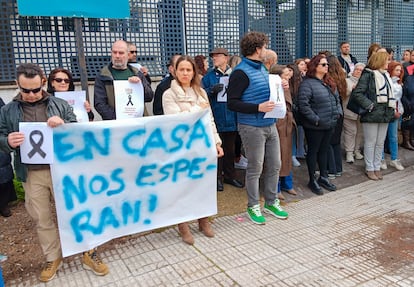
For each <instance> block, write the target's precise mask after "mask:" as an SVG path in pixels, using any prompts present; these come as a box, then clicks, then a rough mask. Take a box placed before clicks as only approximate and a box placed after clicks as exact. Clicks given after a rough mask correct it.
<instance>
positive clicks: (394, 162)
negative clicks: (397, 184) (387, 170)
mask: <svg viewBox="0 0 414 287" xmlns="http://www.w3.org/2000/svg"><path fill="white" fill-rule="evenodd" d="M390 166H392V167H395V169H397V170H404V167H403V166H402V164H401V162H400V160H399V159H396V160H392V161H390Z"/></svg>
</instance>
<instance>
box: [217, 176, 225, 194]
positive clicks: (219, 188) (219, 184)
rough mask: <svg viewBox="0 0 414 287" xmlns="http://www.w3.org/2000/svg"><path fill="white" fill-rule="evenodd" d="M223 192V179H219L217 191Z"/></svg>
mask: <svg viewBox="0 0 414 287" xmlns="http://www.w3.org/2000/svg"><path fill="white" fill-rule="evenodd" d="M223 190H224V186H223V182H222V181H221V178H217V191H223Z"/></svg>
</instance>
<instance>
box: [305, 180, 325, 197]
mask: <svg viewBox="0 0 414 287" xmlns="http://www.w3.org/2000/svg"><path fill="white" fill-rule="evenodd" d="M308 187H309V188H310V190H311V191H312V192H313V193H314V194H316V195H323V190H322V188H321V187H320V186H319V184H318V182H317V181H316V179H311V180H310V181H309V183H308Z"/></svg>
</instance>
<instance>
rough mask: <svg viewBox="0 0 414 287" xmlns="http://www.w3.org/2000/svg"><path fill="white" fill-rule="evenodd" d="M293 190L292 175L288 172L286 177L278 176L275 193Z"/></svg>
mask: <svg viewBox="0 0 414 287" xmlns="http://www.w3.org/2000/svg"><path fill="white" fill-rule="evenodd" d="M292 188H293V173H292V172H290V173H289V175H288V176H280V177H279V184H278V186H277V192H280V191H281V190H286V191H287V190H291V189H292Z"/></svg>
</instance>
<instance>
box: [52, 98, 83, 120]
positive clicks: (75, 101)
mask: <svg viewBox="0 0 414 287" xmlns="http://www.w3.org/2000/svg"><path fill="white" fill-rule="evenodd" d="M55 96H56V97H58V98H61V99H64V100H65V101H67V102H68V104H69V105H71V106H72V108H73V112H74V113H75V115H76V119H77V121H78V122H79V123H82V122H89V117H88V112H87V111H86V109H85V102H86V92H85V91H69V92H55Z"/></svg>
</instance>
